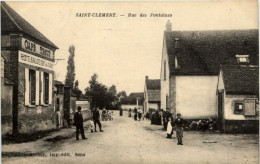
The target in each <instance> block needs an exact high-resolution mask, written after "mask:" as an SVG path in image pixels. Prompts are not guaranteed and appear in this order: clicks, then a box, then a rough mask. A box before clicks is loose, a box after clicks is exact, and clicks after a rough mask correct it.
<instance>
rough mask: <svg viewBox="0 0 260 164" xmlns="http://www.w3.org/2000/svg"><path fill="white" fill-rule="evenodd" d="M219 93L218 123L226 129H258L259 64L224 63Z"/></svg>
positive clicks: (240, 130)
mask: <svg viewBox="0 0 260 164" xmlns="http://www.w3.org/2000/svg"><path fill="white" fill-rule="evenodd" d="M217 96H218V120H219V127H220V129H221V130H222V131H223V132H258V130H259V67H258V66H252V65H238V66H237V65H236V66H234V65H226V66H221V69H220V72H219V77H218V85H217Z"/></svg>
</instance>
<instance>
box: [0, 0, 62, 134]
mask: <svg viewBox="0 0 260 164" xmlns="http://www.w3.org/2000/svg"><path fill="white" fill-rule="evenodd" d="M1 23H2V24H1V59H2V69H3V70H2V71H3V72H2V77H1V80H2V86H1V87H2V90H3V88H6V87H7V89H5V90H3V91H6V92H4V93H2V95H1V100H2V104H1V106H2V112H1V116H2V133H30V132H35V131H40V130H47V129H52V128H55V127H56V122H55V111H54V109H55V108H54V106H53V104H54V102H53V99H54V93H53V88H54V70H53V67H54V61H55V50H56V49H58V47H57V46H55V45H54V44H53V43H52V42H51V41H50V40H49V39H47V38H46V37H45V36H44V35H43V34H41V32H39V31H38V30H37V29H35V28H34V27H33V26H32V25H31V24H30V23H28V22H27V21H26V20H25V19H23V18H22V17H21V16H20V15H19V14H18V13H16V12H15V11H14V10H13V9H12V8H10V6H8V5H7V4H6V3H5V2H1ZM45 26H51V25H48V24H46V25H45ZM49 29H50V30H51V27H50V28H49ZM10 86H11V87H10ZM8 87H9V88H11V89H12V91H11V90H10V89H8ZM10 91H11V92H10ZM7 93H9V94H7Z"/></svg>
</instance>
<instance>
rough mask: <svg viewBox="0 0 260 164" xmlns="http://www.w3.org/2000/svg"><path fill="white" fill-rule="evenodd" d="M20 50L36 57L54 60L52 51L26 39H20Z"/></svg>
mask: <svg viewBox="0 0 260 164" xmlns="http://www.w3.org/2000/svg"><path fill="white" fill-rule="evenodd" d="M22 48H23V49H24V50H28V51H30V52H33V53H36V54H38V55H41V56H44V57H47V58H49V59H54V55H53V51H52V50H50V49H48V48H45V47H43V46H41V45H39V44H36V43H34V42H33V41H30V40H28V39H25V38H22Z"/></svg>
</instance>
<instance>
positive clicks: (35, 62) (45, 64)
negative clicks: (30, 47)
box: [18, 51, 54, 70]
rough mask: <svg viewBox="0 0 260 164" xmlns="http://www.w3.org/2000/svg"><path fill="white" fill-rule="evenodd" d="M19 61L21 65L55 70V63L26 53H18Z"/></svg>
mask: <svg viewBox="0 0 260 164" xmlns="http://www.w3.org/2000/svg"><path fill="white" fill-rule="evenodd" d="M18 56H19V57H18V60H19V62H20V63H24V64H28V65H32V66H36V67H41V68H44V69H48V70H53V66H54V62H52V61H49V60H46V59H43V58H40V57H37V56H34V55H31V54H28V53H26V52H22V51H19V52H18Z"/></svg>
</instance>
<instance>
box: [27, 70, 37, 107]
mask: <svg viewBox="0 0 260 164" xmlns="http://www.w3.org/2000/svg"><path fill="white" fill-rule="evenodd" d="M29 76H30V83H31V85H30V89H31V90H30V94H31V95H30V97H31V100H30V103H31V105H35V98H36V77H35V71H34V70H29Z"/></svg>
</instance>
